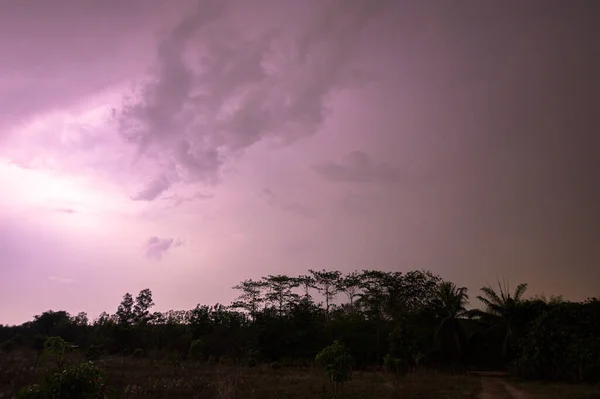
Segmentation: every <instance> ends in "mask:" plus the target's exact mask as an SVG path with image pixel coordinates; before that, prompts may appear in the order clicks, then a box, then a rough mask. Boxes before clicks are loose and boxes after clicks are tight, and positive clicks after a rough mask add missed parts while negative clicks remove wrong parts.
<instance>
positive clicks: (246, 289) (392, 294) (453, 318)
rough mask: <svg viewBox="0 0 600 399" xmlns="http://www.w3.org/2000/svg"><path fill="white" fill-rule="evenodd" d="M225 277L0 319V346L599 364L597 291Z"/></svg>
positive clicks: (559, 366) (363, 363)
mask: <svg viewBox="0 0 600 399" xmlns="http://www.w3.org/2000/svg"><path fill="white" fill-rule="evenodd" d="M234 288H235V289H236V290H238V295H239V296H238V298H237V299H236V301H234V303H233V304H232V305H230V306H226V305H222V304H215V305H202V304H198V305H197V306H196V307H195V308H193V309H191V310H169V311H166V312H157V311H152V310H153V309H152V308H153V306H154V301H153V297H152V292H151V291H150V290H149V289H144V290H142V291H140V293H139V294H138V295H137V297H135V298H134V297H133V296H132V295H130V294H125V295H124V296H123V299H122V301H121V303H120V304H119V306H118V308H117V310H116V312H115V313H114V314H109V313H107V312H103V313H102V314H101V315H100V316H99V317H98V318H97V319H95V320H94V321H93V322H91V323H90V321H89V320H88V318H87V315H86V314H85V313H83V312H82V313H78V314H76V315H75V316H71V315H70V314H69V313H67V312H65V311H52V310H49V311H46V312H43V313H42V314H40V315H38V316H35V317H34V318H33V320H32V321H30V322H27V323H24V324H23V325H20V326H11V327H8V326H0V348H2V350H3V352H9V351H11V350H13V354H12V355H13V356H17V355H20V353H21V351H22V350H25V351H30V350H31V349H32V348H33V349H36V350H40V349H42V348H43V349H44V352H45V353H47V354H50V355H51V356H53V357H54V358H55V360H56V364H57V365H58V366H59V367H63V366H64V365H65V364H66V358H67V351H68V350H69V348H71V345H72V344H71V343H73V345H74V346H75V345H76V346H77V347H79V348H81V353H82V354H83V355H84V356H85V358H86V359H88V360H94V359H98V358H99V357H100V356H102V355H106V356H105V358H103V359H102V361H103V362H105V361H108V359H110V358H113V357H114V356H115V355H117V356H119V355H124V354H147V356H143V358H141V359H133V358H131V357H130V358H129V360H128V361H139V362H143V361H152V362H153V361H156V360H157V359H160V361H165V362H166V363H170V365H172V368H173V370H174V371H175V372H176V374H177V375H179V374H180V373H181V372H182V369H184V368H185V367H183V368H182V367H180V366H181V365H182V364H185V361H187V359H190V360H192V359H197V360H200V358H202V359H207V360H210V362H211V364H216V363H218V364H219V366H220V367H221V366H223V365H224V363H226V362H230V363H235V364H244V365H246V366H255V365H258V364H259V363H264V364H265V365H267V366H268V365H269V364H272V363H274V364H279V365H282V366H283V368H284V369H285V367H286V366H289V365H298V364H310V363H312V362H313V360H314V359H316V357H317V355H318V354H319V352H321V349H322V348H324V347H326V346H327V345H329V344H330V343H331V342H335V341H336V340H337V341H339V342H343V343H344V345H343V346H344V348H346V349H347V351H348V353H352V366H353V368H354V369H360V370H365V369H370V368H374V367H379V366H381V365H384V366H385V368H386V369H387V370H389V371H393V372H396V373H401V374H408V375H409V376H410V375H414V371H416V369H418V368H420V367H421V366H426V367H428V368H436V369H453V370H457V369H466V368H471V367H472V368H475V367H483V368H491V369H502V368H504V367H506V366H507V364H511V366H512V367H513V369H514V370H515V372H516V373H517V374H518V375H519V376H521V377H523V378H531V379H552V378H560V379H565V380H571V381H588V380H596V379H597V377H598V375H599V374H600V370H599V369H598V361H597V359H598V358H599V357H598V356H599V355H598V353H599V352H600V350H598V342H597V339H596V338H595V337H598V336H600V332H599V331H598V329H597V328H596V327H595V325H596V324H600V322H598V320H597V319H598V317H597V315H596V314H597V313H600V312H598V308H597V305H595V304H596V303H597V301H588V302H585V303H569V302H565V301H564V300H562V299H560V298H552V299H551V300H547V299H545V298H544V297H537V298H533V299H526V298H525V297H524V294H525V290H526V288H527V286H526V285H525V284H521V285H519V286H518V287H517V289H516V290H514V291H511V290H510V289H509V287H508V285H507V284H506V283H505V284H504V285H502V284H500V283H499V284H498V288H496V289H493V288H491V287H490V286H487V287H484V288H482V290H481V295H480V296H479V298H480V299H481V301H482V302H483V303H484V304H485V305H486V306H485V309H484V311H479V310H468V311H467V306H468V299H469V297H468V294H467V290H466V288H464V287H461V286H459V285H456V284H455V283H453V282H451V281H445V280H443V279H442V278H441V277H439V276H437V275H435V274H433V273H431V272H429V271H422V270H421V271H408V272H397V271H396V272H386V271H381V270H364V271H354V272H351V273H346V274H344V273H341V272H339V271H326V270H320V271H315V270H311V271H309V272H308V273H306V274H302V275H299V276H285V275H269V276H266V277H263V278H261V279H258V280H244V281H243V282H241V283H240V284H239V285H237V286H235V287H234ZM569 312H574V314H575V315H576V316H571V315H570V314H569ZM594 312H596V313H594ZM597 322H598V323H597ZM595 323H596V324H595ZM47 337H51V340H50V341H48V339H47ZM46 341H48V342H49V343H48V345H49V347H48V348H46V345H45V344H46ZM50 342H51V344H50ZM384 355H385V356H384ZM69 358H77V356H69ZM227 359H228V360H227ZM198 364H199V362H196V365H198ZM348 365H349V363H348ZM258 370H261V368H259V369H258ZM336 378H337V377H336ZM403 378H404V377H403ZM405 378H408V376H407V377H405ZM332 382H333V380H332ZM32 390H34V388H32Z"/></svg>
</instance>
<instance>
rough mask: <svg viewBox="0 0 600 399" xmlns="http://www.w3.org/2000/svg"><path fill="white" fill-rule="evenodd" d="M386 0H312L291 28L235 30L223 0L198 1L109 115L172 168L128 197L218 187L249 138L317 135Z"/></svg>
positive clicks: (144, 152)
mask: <svg viewBox="0 0 600 399" xmlns="http://www.w3.org/2000/svg"><path fill="white" fill-rule="evenodd" d="M375 3H376V4H375ZM385 3H386V2H381V1H380V2H372V1H367V0H349V1H339V0H338V1H328V2H324V3H318V6H316V7H315V8H314V9H315V10H316V11H314V14H313V15H312V16H311V18H309V19H308V21H309V22H308V23H305V24H303V25H302V24H301V26H299V27H298V29H296V30H295V31H294V33H292V34H289V32H286V34H284V33H282V31H281V30H280V29H278V28H279V27H278V26H274V27H268V28H265V29H263V31H261V32H258V33H252V34H250V33H248V32H241V31H239V30H237V29H235V26H234V23H233V22H232V19H231V15H230V14H231V13H230V10H229V8H228V4H229V3H228V2H223V1H216V0H210V1H200V2H199V6H198V8H197V10H196V12H194V13H190V14H188V15H187V16H186V17H185V18H184V19H183V20H182V21H181V22H180V23H179V24H178V25H177V26H175V28H174V29H173V30H172V31H171V32H170V33H169V34H168V35H167V37H166V38H165V39H164V40H163V41H162V42H161V43H160V44H159V46H158V49H157V52H156V57H157V65H156V68H155V70H156V72H155V74H154V75H153V76H152V77H151V78H150V79H149V80H148V82H147V83H145V84H143V85H142V86H141V87H140V89H139V90H137V91H136V92H135V93H134V94H133V95H132V96H131V97H130V98H129V100H128V103H127V104H126V106H124V107H123V109H121V110H120V112H119V113H118V115H117V119H118V122H119V126H120V128H119V131H120V135H121V137H123V138H124V139H125V140H126V141H127V142H129V143H132V144H134V145H135V146H136V147H137V149H138V156H139V157H147V158H152V159H154V160H156V163H157V165H161V166H160V168H163V167H165V166H164V165H168V166H167V167H168V168H170V169H171V170H173V171H175V173H172V174H171V175H169V176H166V175H163V174H161V172H159V175H160V176H159V177H157V178H156V180H154V181H153V182H152V183H151V184H150V185H149V186H148V187H147V188H146V189H144V190H142V191H140V193H138V195H137V196H136V197H135V198H136V199H140V200H153V199H156V198H157V197H158V196H159V195H160V194H161V193H162V192H164V191H166V190H167V189H168V188H169V187H170V185H171V184H173V183H174V182H178V181H184V182H198V181H199V182H203V183H208V184H216V183H218V182H219V180H220V177H221V171H222V167H223V165H224V163H225V162H226V161H227V160H228V159H229V158H230V157H231V156H233V155H236V154H239V153H241V152H243V150H244V149H246V148H248V147H250V146H252V145H253V144H254V143H257V142H258V141H260V140H263V139H271V140H273V141H275V142H276V143H279V144H282V145H284V144H288V143H291V142H294V141H296V140H297V139H299V138H301V137H306V136H310V135H312V134H314V133H316V132H317V131H318V130H319V128H320V127H321V125H322V124H323V122H324V120H325V119H326V117H327V114H328V112H327V101H328V97H329V95H330V94H331V93H332V92H333V91H334V90H335V89H338V88H342V87H347V86H348V85H352V84H358V83H359V82H360V81H361V79H358V78H356V76H357V75H356V68H355V66H354V65H353V55H354V51H353V50H354V47H355V43H356V42H357V38H358V35H359V34H360V32H361V31H362V29H363V28H364V27H365V26H366V25H367V24H368V23H369V22H370V20H371V19H372V17H373V16H374V15H375V14H376V13H377V12H378V11H380V8H381V7H382V6H383V5H385ZM290 17H291V15H290ZM192 43H193V46H192V45H191V44H192ZM198 43H201V44H198ZM190 59H191V60H193V61H187V60H190Z"/></svg>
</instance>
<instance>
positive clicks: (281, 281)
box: [264, 275, 299, 316]
mask: <svg viewBox="0 0 600 399" xmlns="http://www.w3.org/2000/svg"><path fill="white" fill-rule="evenodd" d="M264 282H265V284H266V287H267V293H266V300H267V301H268V302H270V303H271V304H273V305H274V306H276V308H277V311H278V312H279V315H280V316H281V315H283V313H284V309H285V308H288V309H289V308H290V307H291V305H292V304H293V303H295V302H296V301H297V300H298V294H296V293H294V292H293V291H292V289H293V288H296V287H298V285H299V282H298V280H297V279H295V278H291V277H288V276H283V275H277V276H271V275H270V276H268V277H266V278H265V279H264Z"/></svg>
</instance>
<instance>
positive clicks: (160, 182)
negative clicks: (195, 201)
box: [131, 175, 171, 201]
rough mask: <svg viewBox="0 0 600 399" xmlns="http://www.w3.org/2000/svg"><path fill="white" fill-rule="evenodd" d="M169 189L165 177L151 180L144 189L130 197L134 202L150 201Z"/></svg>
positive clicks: (168, 183)
mask: <svg viewBox="0 0 600 399" xmlns="http://www.w3.org/2000/svg"><path fill="white" fill-rule="evenodd" d="M170 187H171V182H170V181H169V179H168V178H167V177H166V176H165V175H161V176H159V177H157V178H156V179H154V180H152V181H151V182H150V183H149V184H148V185H147V186H146V188H144V189H143V190H141V191H139V192H138V193H137V194H136V195H134V196H133V197H131V199H132V200H134V201H152V200H155V199H156V198H158V197H159V196H160V195H161V194H162V193H163V192H165V191H166V190H168V189H169V188H170Z"/></svg>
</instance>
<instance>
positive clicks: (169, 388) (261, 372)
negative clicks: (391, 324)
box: [0, 352, 480, 399]
mask: <svg viewBox="0 0 600 399" xmlns="http://www.w3.org/2000/svg"><path fill="white" fill-rule="evenodd" d="M80 360H81V358H80V357H78V356H76V355H71V358H70V359H68V363H76V362H77V361H80ZM36 362H37V357H36V356H35V354H33V353H25V352H20V353H13V354H11V355H8V356H6V357H0V398H11V397H12V395H13V394H15V393H16V392H17V391H18V390H19V389H20V388H21V387H23V386H26V385H28V384H31V383H36V382H39V381H41V380H42V379H43V376H44V375H45V374H46V373H47V372H48V371H52V370H54V369H55V367H56V366H54V365H53V364H51V363H43V364H41V365H40V366H39V367H37V366H36ZM96 364H98V365H99V366H100V367H102V368H103V369H104V370H105V371H106V373H107V376H108V382H109V383H110V385H111V386H112V387H113V388H115V390H116V392H117V393H118V396H119V397H120V398H174V399H177V398H217V399H234V398H244V399H245V398H257V399H273V398H285V399H300V398H331V397H333V395H332V394H331V388H330V386H329V383H328V381H327V380H326V379H325V377H324V376H323V374H322V372H321V371H320V370H319V369H317V368H314V367H283V368H281V369H277V370H273V369H271V368H270V367H269V365H259V366H257V367H254V368H248V367H240V366H235V365H227V364H217V365H209V364H207V363H202V362H195V363H194V362H183V363H182V364H181V365H180V366H178V367H174V366H173V363H172V362H170V361H169V360H162V361H158V360H151V359H148V358H141V359H137V358H133V357H107V358H104V359H100V360H98V361H97V362H96ZM479 386H480V384H479V380H478V379H477V378H473V377H467V376H458V375H447V374H441V373H435V372H426V371H422V372H417V373H414V374H410V375H408V376H406V377H402V378H398V377H396V376H394V375H391V374H386V373H382V372H355V373H354V374H353V378H352V381H350V382H348V383H347V384H345V385H344V386H343V387H342V388H341V389H340V392H339V394H338V398H349V399H350V398H355V399H359V398H364V399H367V398H369V399H370V398H403V399H411V398H431V399H436V398H439V399H474V398H477V394H478V391H479Z"/></svg>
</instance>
